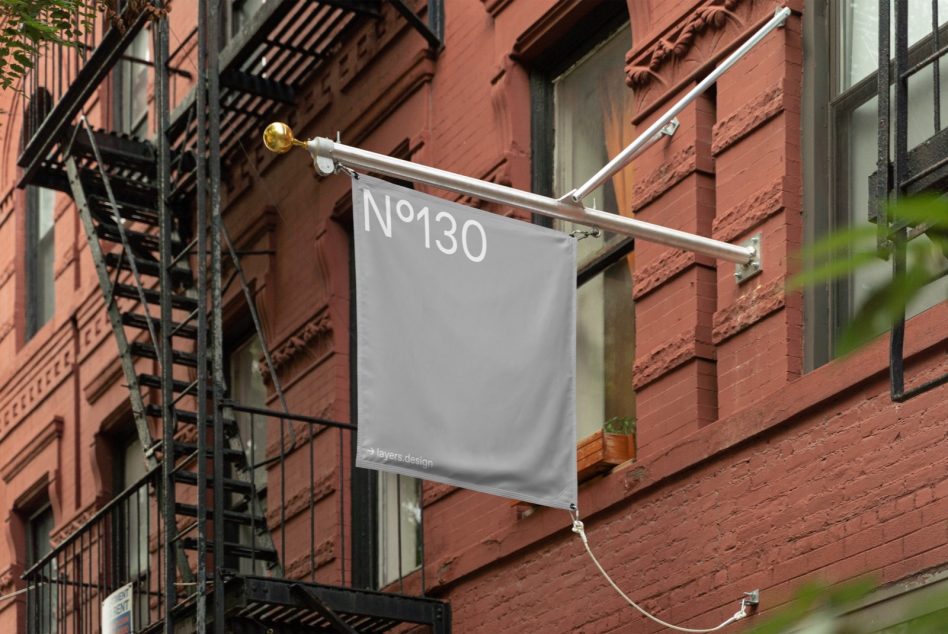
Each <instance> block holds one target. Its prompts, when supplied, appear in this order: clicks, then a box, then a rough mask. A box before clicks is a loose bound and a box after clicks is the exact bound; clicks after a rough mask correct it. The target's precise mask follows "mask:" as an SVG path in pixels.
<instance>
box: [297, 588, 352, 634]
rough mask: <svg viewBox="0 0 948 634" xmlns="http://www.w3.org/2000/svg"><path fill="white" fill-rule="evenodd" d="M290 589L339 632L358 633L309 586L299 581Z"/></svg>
mask: <svg viewBox="0 0 948 634" xmlns="http://www.w3.org/2000/svg"><path fill="white" fill-rule="evenodd" d="M290 589H291V590H292V591H293V592H295V593H296V594H298V595H299V596H300V597H302V599H303V601H304V603H306V605H307V607H310V608H312V609H314V610H316V611H317V612H319V613H320V615H322V617H323V618H324V619H326V620H327V621H329V622H330V623H332V625H333V627H334V628H335V629H336V631H337V632H340V633H341V634H357V633H356V631H355V630H354V629H352V626H350V625H349V624H348V623H346V622H345V621H343V620H342V619H341V618H339V615H338V614H336V613H335V612H333V611H332V609H331V608H330V607H329V606H328V605H326V604H325V603H323V602H322V600H321V599H320V598H319V597H318V596H316V594H315V593H314V592H312V591H311V590H310V589H309V588H307V587H306V586H303V585H300V584H298V583H294V584H293V585H292V586H290Z"/></svg>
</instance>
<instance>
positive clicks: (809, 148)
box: [801, 0, 948, 372]
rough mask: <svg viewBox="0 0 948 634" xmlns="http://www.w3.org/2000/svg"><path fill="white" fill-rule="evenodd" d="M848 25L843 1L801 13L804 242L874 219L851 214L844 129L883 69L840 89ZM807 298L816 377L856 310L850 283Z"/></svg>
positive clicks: (947, 35) (828, 0)
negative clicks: (844, 29) (845, 25)
mask: <svg viewBox="0 0 948 634" xmlns="http://www.w3.org/2000/svg"><path fill="white" fill-rule="evenodd" d="M842 19H843V18H842V16H841V15H840V11H839V3H838V2H834V1H832V0H822V1H820V2H816V3H814V6H813V10H808V11H805V12H804V14H803V20H804V24H803V33H804V48H805V51H806V53H807V54H806V55H804V68H803V94H804V98H803V111H802V117H801V119H802V126H801V127H802V137H803V138H802V146H801V147H802V155H803V203H804V223H803V237H804V244H812V243H813V242H814V241H816V240H818V239H820V238H821V237H823V236H825V235H827V234H828V233H830V232H832V231H834V230H837V229H840V228H843V227H845V226H848V224H849V222H850V221H851V219H856V220H861V219H865V220H869V218H870V210H869V209H865V210H851V209H850V202H849V192H848V190H849V187H850V185H851V182H850V178H849V174H848V172H847V165H848V157H849V151H850V148H849V144H848V143H847V142H846V139H847V138H848V136H847V134H848V128H847V127H846V125H845V123H846V118H847V115H848V114H851V113H853V112H855V111H856V110H857V109H858V108H860V107H861V106H863V105H865V104H867V103H869V102H871V101H872V100H873V99H874V98H876V97H877V96H878V76H879V69H878V66H877V67H876V70H875V71H874V72H872V73H870V74H868V75H866V76H865V77H863V78H861V79H858V80H857V81H855V82H854V83H853V84H852V85H851V86H849V87H848V88H846V89H838V88H837V87H838V86H840V83H841V82H840V61H841V57H842V55H843V52H842V49H841V47H842V39H843V38H841V37H838V35H839V33H840V32H841V26H842ZM939 37H940V38H941V39H942V40H946V39H948V23H945V24H943V25H942V26H941V27H940V28H939ZM930 43H931V35H928V36H926V37H923V38H921V39H920V40H919V41H917V42H915V43H914V44H912V45H911V46H910V47H909V63H910V64H913V63H916V62H918V61H920V60H921V59H922V58H923V57H925V56H926V55H927V54H928V50H927V47H929V46H930ZM890 64H891V62H890ZM827 69H828V70H829V72H826V70H827ZM894 80H895V78H894V77H892V81H893V82H894ZM943 127H944V126H943ZM821 133H822V134H821ZM820 139H823V140H822V141H821V140H820ZM863 186H864V187H866V188H867V189H868V188H869V187H870V184H869V182H868V181H867V182H866V183H864V184H863ZM871 202H872V201H870V203H871ZM804 264H809V263H807V262H804ZM803 300H804V331H803V335H804V336H803V341H804V349H803V358H804V371H806V372H810V371H812V370H814V369H816V368H818V367H820V366H822V365H824V364H826V363H828V362H830V361H832V360H833V359H834V358H835V355H834V352H833V351H834V349H835V346H836V342H837V340H838V338H839V335H840V333H841V332H842V330H843V329H844V328H845V327H846V325H847V324H848V323H849V319H850V317H851V315H852V311H853V309H854V307H853V282H852V278H843V279H838V280H835V281H832V282H824V283H819V284H814V285H813V286H811V287H809V288H807V289H806V292H804V296H803Z"/></svg>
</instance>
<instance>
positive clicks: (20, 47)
mask: <svg viewBox="0 0 948 634" xmlns="http://www.w3.org/2000/svg"><path fill="white" fill-rule="evenodd" d="M97 5H98V3H97V2H96V1H95V0H0V88H2V89H8V88H11V87H14V86H16V84H17V83H18V82H19V81H20V79H22V78H23V76H24V75H26V73H27V72H28V71H29V70H30V69H31V68H32V67H33V59H34V56H35V55H36V54H37V53H42V51H43V50H44V49H45V48H46V47H48V46H49V45H51V44H52V45H59V46H70V47H77V46H79V45H80V36H81V35H82V33H83V32H84V31H88V30H89V29H92V28H93V24H94V20H95V15H96V10H97Z"/></svg>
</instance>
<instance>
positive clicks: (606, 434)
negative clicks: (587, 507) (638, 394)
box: [576, 416, 635, 480]
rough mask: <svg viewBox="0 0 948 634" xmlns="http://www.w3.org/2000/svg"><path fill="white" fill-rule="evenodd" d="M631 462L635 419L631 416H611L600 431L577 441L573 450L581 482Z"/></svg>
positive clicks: (633, 454) (633, 450) (633, 448)
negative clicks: (574, 450)
mask: <svg viewBox="0 0 948 634" xmlns="http://www.w3.org/2000/svg"><path fill="white" fill-rule="evenodd" d="M634 459H635V418H633V417H631V416H613V417H612V418H610V419H609V420H607V421H606V422H604V423H603V424H602V429H600V430H599V431H597V432H596V433H594V434H591V435H589V436H587V437H585V438H583V439H582V440H580V441H579V443H578V446H577V448H576V470H577V471H578V475H579V479H580V480H582V479H584V478H588V477H590V476H593V475H596V474H598V473H601V472H603V471H608V470H609V469H611V468H613V467H614V466H616V465H619V464H622V463H623V462H627V461H629V460H634Z"/></svg>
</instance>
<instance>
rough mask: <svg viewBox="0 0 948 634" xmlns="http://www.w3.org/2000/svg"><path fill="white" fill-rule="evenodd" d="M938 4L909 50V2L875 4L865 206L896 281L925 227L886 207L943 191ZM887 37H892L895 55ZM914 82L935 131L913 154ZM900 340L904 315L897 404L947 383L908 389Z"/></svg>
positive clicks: (946, 48) (894, 393)
mask: <svg viewBox="0 0 948 634" xmlns="http://www.w3.org/2000/svg"><path fill="white" fill-rule="evenodd" d="M938 5H939V2H938V0H932V2H931V23H930V25H928V26H930V30H929V32H928V34H927V35H925V37H922V38H920V39H919V42H918V43H914V44H913V43H912V42H910V41H909V0H879V40H878V41H879V73H878V84H877V86H878V107H879V126H878V130H879V145H878V148H879V150H878V161H877V169H876V172H875V173H874V174H872V175H871V176H870V178H869V200H871V201H875V205H876V206H875V207H871V208H870V210H869V217H870V220H872V221H873V222H875V223H877V224H878V225H879V228H880V230H879V236H880V242H881V244H883V245H885V246H887V247H888V250H889V252H890V253H891V255H890V258H891V261H892V273H893V275H894V276H901V275H904V273H905V270H906V257H907V243H908V242H909V241H911V240H913V239H916V238H918V237H919V236H921V235H923V234H924V233H925V231H926V230H927V229H928V228H927V227H925V226H909V225H907V224H906V223H905V222H904V221H899V220H896V219H895V218H893V217H892V215H891V212H887V211H886V208H887V207H886V202H888V201H894V200H897V199H898V198H900V197H902V196H905V195H912V194H918V193H921V192H934V193H937V194H942V195H944V194H946V193H948V128H946V127H945V126H944V125H943V123H944V122H943V121H942V116H941V105H942V104H941V102H942V94H941V66H942V64H944V63H948V59H944V58H945V56H946V55H948V27H946V23H945V21H946V19H948V16H939V15H938ZM893 18H894V23H893V21H892V19H893ZM915 19H918V16H916V17H915ZM923 30H924V29H923ZM890 33H894V35H895V45H894V50H893V46H892V41H891V35H890ZM926 72H930V73H931V78H930V80H928V79H926V78H925V77H924V75H923V74H924V73H926ZM915 79H917V80H919V81H931V82H932V93H931V94H932V96H931V99H932V117H933V121H932V123H933V130H934V133H933V135H932V136H931V137H929V138H928V139H926V140H925V141H923V142H922V143H920V144H918V145H917V146H915V147H913V148H911V149H910V148H909V145H908V144H909V134H908V131H909V117H910V116H912V113H911V105H912V104H913V103H916V102H915V100H916V99H918V97H912V96H911V95H910V91H909V82H910V80H915ZM893 128H894V131H893ZM946 273H948V269H945V270H943V271H942V275H944V274H946ZM904 342H905V310H904V309H903V310H902V313H901V315H900V316H899V318H898V319H897V320H896V322H895V324H894V325H893V326H892V332H891V335H890V338H889V377H890V395H891V398H892V400H893V401H896V402H902V401H905V400H908V399H909V398H912V397H913V396H917V395H919V394H922V393H924V392H927V391H928V390H931V389H934V388H935V387H938V386H939V385H943V384H945V383H948V373H946V374H943V375H941V376H939V377H937V378H935V379H931V380H929V381H924V382H922V383H919V384H918V385H915V386H914V387H912V388H911V389H908V390H906V389H905V351H904Z"/></svg>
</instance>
